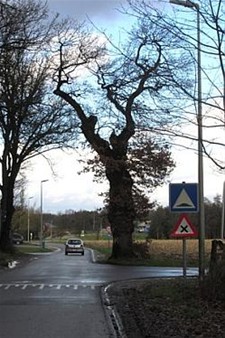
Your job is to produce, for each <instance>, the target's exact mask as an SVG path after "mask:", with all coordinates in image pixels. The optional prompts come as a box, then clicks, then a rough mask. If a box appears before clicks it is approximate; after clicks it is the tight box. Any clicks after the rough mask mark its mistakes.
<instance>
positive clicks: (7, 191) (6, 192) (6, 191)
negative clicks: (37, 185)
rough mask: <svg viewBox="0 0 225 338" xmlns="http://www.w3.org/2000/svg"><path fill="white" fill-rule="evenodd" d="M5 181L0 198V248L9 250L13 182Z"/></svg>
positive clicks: (10, 246) (10, 242)
mask: <svg viewBox="0 0 225 338" xmlns="http://www.w3.org/2000/svg"><path fill="white" fill-rule="evenodd" d="M7 183H9V181H8V182H5V184H3V186H2V200H1V226H0V228H1V233H0V250H1V251H4V252H10V251H11V250H12V241H11V231H12V230H11V226H12V217H13V213H14V206H13V191H14V188H13V184H12V182H10V183H11V184H7Z"/></svg>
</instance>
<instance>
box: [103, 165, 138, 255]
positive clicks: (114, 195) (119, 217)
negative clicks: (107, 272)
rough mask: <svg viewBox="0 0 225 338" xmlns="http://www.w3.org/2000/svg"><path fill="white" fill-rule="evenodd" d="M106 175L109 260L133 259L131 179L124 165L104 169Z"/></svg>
mask: <svg viewBox="0 0 225 338" xmlns="http://www.w3.org/2000/svg"><path fill="white" fill-rule="evenodd" d="M121 162H122V161H121ZM106 175H107V178H108V180H109V182H110V189H109V210H108V219H109V222H110V225H111V230H112V235H113V247H112V255H111V258H113V259H120V258H129V257H134V252H133V240H132V234H133V231H134V218H135V210H134V203H133V197H132V185H133V181H132V178H131V176H130V174H129V172H128V170H127V169H126V168H125V163H122V165H121V164H120V165H118V164H117V166H115V165H113V166H108V167H106Z"/></svg>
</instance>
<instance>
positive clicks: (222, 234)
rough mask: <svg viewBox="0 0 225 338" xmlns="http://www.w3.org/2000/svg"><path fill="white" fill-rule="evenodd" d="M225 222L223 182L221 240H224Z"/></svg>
mask: <svg viewBox="0 0 225 338" xmlns="http://www.w3.org/2000/svg"><path fill="white" fill-rule="evenodd" d="M224 221H225V182H223V197H222V217H221V239H222V240H223V239H224Z"/></svg>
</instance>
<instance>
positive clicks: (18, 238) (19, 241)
mask: <svg viewBox="0 0 225 338" xmlns="http://www.w3.org/2000/svg"><path fill="white" fill-rule="evenodd" d="M23 241H24V237H23V236H22V235H20V234H18V233H14V234H13V235H12V242H13V244H22V243H23Z"/></svg>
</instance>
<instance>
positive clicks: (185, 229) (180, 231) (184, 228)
mask: <svg viewBox="0 0 225 338" xmlns="http://www.w3.org/2000/svg"><path fill="white" fill-rule="evenodd" d="M194 233H195V232H194V231H193V229H192V227H191V226H190V224H189V223H188V222H187V220H186V218H183V219H182V221H181V223H180V224H179V226H178V228H177V229H176V231H175V232H174V235H184V236H185V235H193V234H194Z"/></svg>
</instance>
